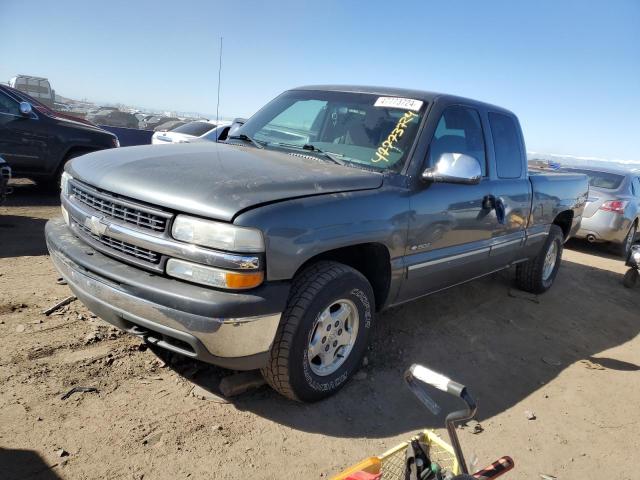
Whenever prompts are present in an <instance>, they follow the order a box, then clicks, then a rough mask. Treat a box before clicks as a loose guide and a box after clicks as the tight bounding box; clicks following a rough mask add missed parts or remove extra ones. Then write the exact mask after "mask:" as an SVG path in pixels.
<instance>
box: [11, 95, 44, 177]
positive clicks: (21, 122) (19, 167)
mask: <svg viewBox="0 0 640 480" xmlns="http://www.w3.org/2000/svg"><path fill="white" fill-rule="evenodd" d="M35 117H36V115H35V114H31V115H23V114H21V113H20V102H18V101H17V100H15V99H14V98H12V97H10V96H9V95H7V94H6V93H5V92H3V91H0V156H1V157H3V158H4V159H5V160H6V161H7V163H9V165H10V166H11V168H12V169H13V171H14V173H29V172H34V171H37V170H38V169H39V168H42V167H41V165H42V152H43V150H44V149H43V146H42V138H41V136H40V135H39V134H38V133H37V131H34V128H33V127H34V122H37V120H35ZM36 130H37V129H36Z"/></svg>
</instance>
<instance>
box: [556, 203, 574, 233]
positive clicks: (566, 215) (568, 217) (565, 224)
mask: <svg viewBox="0 0 640 480" xmlns="http://www.w3.org/2000/svg"><path fill="white" fill-rule="evenodd" d="M572 223H573V212H572V211H571V210H565V211H564V212H560V213H559V214H558V216H556V218H554V219H553V224H554V225H557V226H559V227H560V228H561V229H562V233H563V234H564V238H565V240H566V239H567V238H568V237H569V233H570V232H571V224H572Z"/></svg>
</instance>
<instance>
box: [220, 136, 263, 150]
mask: <svg viewBox="0 0 640 480" xmlns="http://www.w3.org/2000/svg"><path fill="white" fill-rule="evenodd" d="M227 138H229V139H231V140H244V141H245V142H251V143H253V145H254V146H255V147H256V148H264V145H262V144H261V143H260V142H258V141H257V140H255V139H253V138H251V137H250V136H249V135H247V134H245V133H241V134H239V135H231V136H229V137H227Z"/></svg>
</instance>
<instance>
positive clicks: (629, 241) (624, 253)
mask: <svg viewBox="0 0 640 480" xmlns="http://www.w3.org/2000/svg"><path fill="white" fill-rule="evenodd" d="M637 231H638V226H637V225H636V224H635V223H634V224H633V225H631V228H630V229H629V231H628V232H627V236H626V237H624V240H623V242H622V243H621V244H620V245H618V246H617V248H616V249H617V252H618V255H620V256H621V257H622V258H624V259H626V258H627V257H628V256H629V252H630V251H631V246H632V245H633V242H634V241H635V239H636V233H637Z"/></svg>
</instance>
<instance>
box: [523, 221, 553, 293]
mask: <svg viewBox="0 0 640 480" xmlns="http://www.w3.org/2000/svg"><path fill="white" fill-rule="evenodd" d="M563 241H564V234H563V233H562V229H561V228H560V227H558V226H557V225H551V228H550V230H549V235H548V236H547V240H546V242H545V244H544V246H543V247H542V249H541V250H540V252H539V253H538V255H537V256H536V257H534V258H532V259H531V260H529V261H527V262H525V263H521V264H519V265H518V266H517V267H516V284H517V285H518V288H520V289H522V290H524V291H527V292H531V293H543V292H546V291H547V290H549V288H551V285H553V281H554V280H555V278H556V275H557V274H558V269H559V268H560V262H561V260H562V249H563Z"/></svg>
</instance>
